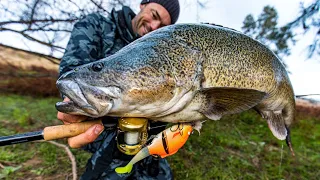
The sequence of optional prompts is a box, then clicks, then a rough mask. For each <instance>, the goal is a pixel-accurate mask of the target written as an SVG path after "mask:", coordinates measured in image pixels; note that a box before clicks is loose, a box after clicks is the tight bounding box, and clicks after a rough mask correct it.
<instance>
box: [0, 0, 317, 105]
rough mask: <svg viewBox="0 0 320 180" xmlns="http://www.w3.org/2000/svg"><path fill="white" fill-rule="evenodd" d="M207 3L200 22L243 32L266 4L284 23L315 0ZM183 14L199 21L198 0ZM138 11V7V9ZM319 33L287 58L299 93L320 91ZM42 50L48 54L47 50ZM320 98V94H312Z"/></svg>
mask: <svg viewBox="0 0 320 180" xmlns="http://www.w3.org/2000/svg"><path fill="white" fill-rule="evenodd" d="M200 1H201V2H207V3H206V9H201V8H198V12H199V22H210V23H215V24H220V25H223V26H226V27H230V28H233V29H236V30H239V31H241V26H242V22H243V20H244V18H245V16H246V15H248V14H249V13H251V14H253V15H254V17H255V18H256V17H257V16H258V15H259V14H260V13H261V12H262V9H263V7H264V6H266V5H271V6H273V7H275V8H276V9H277V11H278V14H279V19H278V23H279V25H284V24H286V23H288V22H290V21H292V20H293V19H295V18H296V17H297V16H298V15H299V10H300V9H299V3H300V2H304V3H305V4H306V5H307V4H310V3H311V2H312V1H313V0H304V1H302V0H259V1H254V0H200ZM131 2H132V7H133V8H134V7H138V3H139V2H140V1H131ZM180 4H181V13H180V18H179V20H178V23H190V22H191V23H193V22H197V16H196V14H197V13H196V12H197V8H196V3H195V0H180ZM134 10H135V11H136V12H138V8H134ZM319 13H320V12H319ZM314 34H315V33H313V34H312V33H309V34H307V35H305V36H301V37H299V38H298V40H299V41H298V42H297V44H296V45H295V46H294V47H292V50H291V53H292V54H291V55H290V56H289V57H286V58H284V60H285V62H286V63H287V65H288V68H289V71H290V72H291V74H289V76H290V79H291V82H292V85H293V88H294V91H295V94H296V95H302V94H320V83H319V80H318V79H319V78H320V58H319V57H318V56H316V57H315V58H313V59H309V60H307V58H306V54H307V53H306V52H307V51H306V48H307V45H308V43H310V42H312V38H313V36H312V35H314ZM0 43H3V44H7V45H11V46H15V47H18V48H24V49H27V50H30V49H28V48H27V47H26V46H25V44H28V46H29V47H32V50H34V49H37V50H38V51H40V52H41V51H42V50H41V48H34V47H37V45H36V44H34V43H31V42H29V41H26V40H23V39H22V38H21V37H20V36H17V35H13V34H9V33H0ZM42 53H46V52H45V50H43V52H42ZM312 98H314V99H317V100H320V96H312Z"/></svg>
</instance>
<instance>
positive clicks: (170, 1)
mask: <svg viewBox="0 0 320 180" xmlns="http://www.w3.org/2000/svg"><path fill="white" fill-rule="evenodd" d="M179 12H180V6H179V1H178V0H142V2H141V4H140V12H139V13H138V14H137V15H135V13H134V12H133V11H132V10H131V9H130V8H129V7H125V6H124V7H123V8H122V10H120V11H115V10H114V9H113V10H112V12H111V14H110V16H109V17H107V18H105V17H103V16H101V15H99V14H90V15H88V16H87V17H85V18H84V19H83V20H81V21H79V22H77V23H76V24H75V26H74V29H73V31H72V33H71V38H70V40H69V43H68V45H67V48H66V51H65V54H64V56H63V57H62V60H61V63H60V69H59V70H60V75H62V74H63V73H65V72H67V71H70V70H72V69H74V68H75V67H77V66H80V65H83V64H86V63H90V62H93V61H96V60H99V59H102V58H104V57H107V56H109V55H112V54H114V53H116V52H117V51H119V50H120V49H121V48H123V47H124V46H126V45H128V44H129V43H130V42H132V41H134V40H135V39H137V38H139V37H141V36H144V35H145V34H147V33H149V32H151V31H153V30H156V29H158V28H161V27H163V26H167V25H170V24H174V23H175V22H176V21H177V19H178V17H179ZM141 50H143V49H141ZM64 101H69V99H68V98H67V97H66V98H64ZM57 117H58V119H60V120H62V121H63V122H64V123H65V124H69V123H74V122H80V121H84V120H86V119H87V118H88V117H84V116H75V115H69V114H64V113H61V112H58V114H57ZM105 118H107V121H108V122H110V123H112V122H116V121H117V119H115V118H111V117H105ZM161 125H162V126H163V123H151V129H152V130H151V131H150V132H148V133H149V134H150V135H155V134H157V133H159V132H160V131H162V130H163V129H164V127H162V128H158V126H161ZM115 137H116V128H111V129H108V130H107V129H105V130H104V126H102V125H99V124H97V125H94V126H92V127H91V128H89V129H88V130H87V131H86V132H85V133H83V134H80V135H78V136H75V137H72V138H69V139H68V143H69V145H70V147H72V148H80V147H82V148H84V149H85V150H87V151H90V152H92V153H93V155H92V157H91V158H90V159H89V161H88V163H87V167H86V171H85V173H84V174H83V175H82V176H81V179H172V172H171V170H170V167H169V165H168V163H167V161H166V160H165V159H157V158H155V157H151V156H150V157H149V158H146V159H145V160H143V161H141V162H140V163H137V164H136V165H135V166H134V168H133V171H132V172H131V173H130V174H124V175H118V174H117V173H115V171H114V169H115V168H116V167H118V166H123V165H126V164H127V163H128V162H129V160H130V159H131V158H132V157H133V156H128V155H125V154H123V153H121V152H120V151H119V150H118V149H117V147H116V140H115Z"/></svg>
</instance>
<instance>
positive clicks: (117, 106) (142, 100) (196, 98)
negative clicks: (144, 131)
mask: <svg viewBox="0 0 320 180" xmlns="http://www.w3.org/2000/svg"><path fill="white" fill-rule="evenodd" d="M57 87H58V89H59V90H60V92H61V93H62V94H63V95H64V96H67V97H69V99H70V100H71V101H69V102H58V103H57V104H56V108H57V110H58V111H61V112H65V113H69V114H76V115H86V116H90V117H101V116H116V117H146V118H148V119H150V120H154V121H163V122H172V123H178V122H202V121H204V120H206V119H211V120H218V119H220V118H221V117H222V116H223V115H227V114H234V113H240V112H242V111H245V110H248V109H251V108H254V109H255V110H256V111H257V112H258V113H259V114H261V116H262V117H263V118H264V119H266V121H267V123H268V125H269V128H270V130H271V131H272V133H273V135H274V136H275V137H277V138H278V139H280V140H284V139H287V142H288V140H289V141H290V139H289V138H290V136H289V125H290V124H291V122H292V121H293V119H294V113H295V98H294V93H293V89H292V86H291V83H290V80H289V78H288V74H287V72H286V70H285V68H284V66H283V65H282V63H281V62H280V61H279V59H278V58H277V56H275V54H274V53H273V52H272V51H270V50H269V49H268V48H267V47H266V46H264V45H263V44H261V43H259V42H258V41H256V40H254V39H252V38H250V37H248V36H246V35H244V34H242V33H240V32H238V31H235V30H232V29H229V28H225V27H221V26H216V25H210V24H176V25H170V26H166V27H163V28H160V29H158V30H156V31H153V32H151V33H149V34H147V35H145V36H143V37H141V38H139V39H138V40H136V41H134V42H132V43H131V44H129V45H127V46H126V47H124V48H123V49H121V50H120V51H118V52H117V53H116V54H114V55H112V56H109V57H106V58H104V59H101V60H99V61H96V62H92V63H90V64H86V65H83V66H79V67H76V68H75V69H74V70H72V71H70V72H67V73H65V74H63V75H62V76H61V77H60V78H59V79H58V81H57Z"/></svg>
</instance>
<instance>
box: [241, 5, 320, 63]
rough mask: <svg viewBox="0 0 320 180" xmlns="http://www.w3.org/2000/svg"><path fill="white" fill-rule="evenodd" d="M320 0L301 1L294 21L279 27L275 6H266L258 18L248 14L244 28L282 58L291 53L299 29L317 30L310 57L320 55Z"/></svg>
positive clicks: (305, 30)
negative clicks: (303, 2) (304, 2)
mask: <svg viewBox="0 0 320 180" xmlns="http://www.w3.org/2000/svg"><path fill="white" fill-rule="evenodd" d="M319 12H320V0H314V1H313V2H312V3H311V4H310V5H308V6H304V5H303V4H302V3H301V11H300V14H299V16H297V17H296V18H295V19H294V20H293V21H292V22H289V23H288V24H286V25H284V26H281V27H279V26H278V24H277V20H278V13H277V11H276V9H275V8H274V7H271V6H265V7H264V8H263V11H262V13H261V14H260V15H259V17H258V18H257V19H255V18H254V17H253V15H251V14H249V15H247V16H246V18H245V20H244V22H243V27H242V30H243V32H244V33H245V34H247V35H249V36H251V37H253V38H255V39H258V40H259V41H261V42H263V43H264V44H266V45H268V46H269V47H270V48H271V49H272V50H273V51H274V52H275V53H276V54H277V55H279V56H280V57H281V58H282V57H284V56H288V55H290V46H289V44H290V43H291V42H292V43H293V44H294V43H295V42H296V41H297V40H296V38H295V37H297V36H298V34H297V33H295V30H297V29H303V30H304V33H307V32H308V31H309V30H311V29H313V30H315V32H316V33H315V34H314V39H313V42H312V43H311V44H310V45H309V46H308V49H309V51H308V58H311V57H315V56H316V55H320V13H319Z"/></svg>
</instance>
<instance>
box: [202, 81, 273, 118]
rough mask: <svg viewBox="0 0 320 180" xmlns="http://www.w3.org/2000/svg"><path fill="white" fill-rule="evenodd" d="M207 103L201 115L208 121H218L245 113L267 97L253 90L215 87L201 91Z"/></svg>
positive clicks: (263, 93)
mask: <svg viewBox="0 0 320 180" xmlns="http://www.w3.org/2000/svg"><path fill="white" fill-rule="evenodd" d="M201 91H202V93H203V94H204V96H205V98H206V100H207V103H204V107H203V108H202V113H203V114H204V115H205V116H206V117H207V118H209V119H212V120H219V119H220V118H221V117H222V116H223V115H226V114H235V113H240V112H242V111H246V110H248V109H250V108H252V107H254V106H256V105H257V104H258V103H259V102H260V101H261V100H263V99H264V98H265V96H266V95H267V94H266V93H265V92H262V91H258V90H254V89H239V88H226V87H215V88H208V89H203V90H201Z"/></svg>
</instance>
